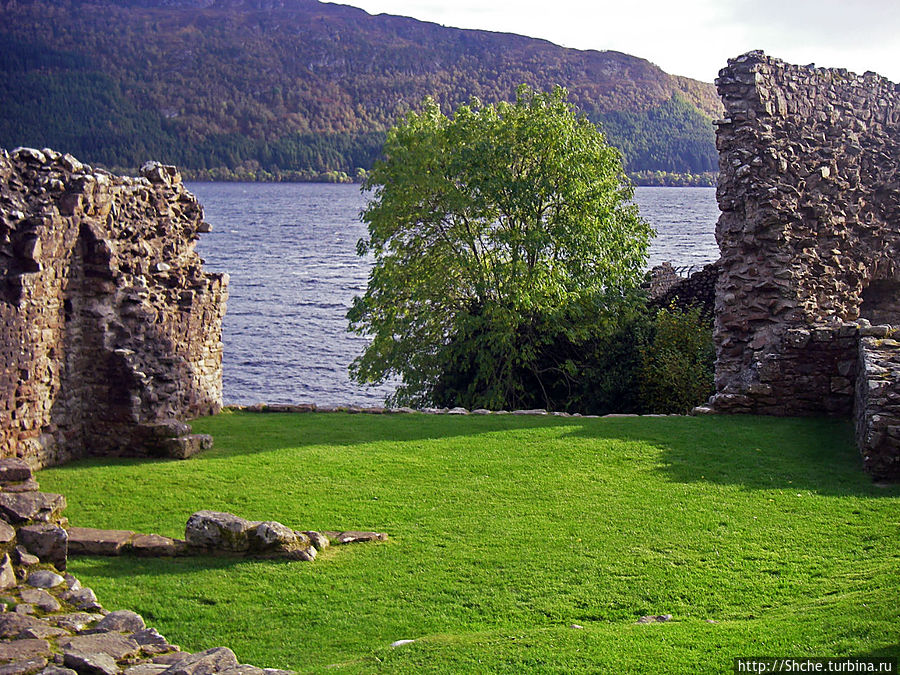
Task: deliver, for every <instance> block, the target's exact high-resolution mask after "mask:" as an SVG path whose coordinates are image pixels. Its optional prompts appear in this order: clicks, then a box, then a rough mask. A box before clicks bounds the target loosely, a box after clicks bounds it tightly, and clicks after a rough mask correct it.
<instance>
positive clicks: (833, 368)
mask: <svg viewBox="0 0 900 675" xmlns="http://www.w3.org/2000/svg"><path fill="white" fill-rule="evenodd" d="M717 86H718V89H719V93H720V95H721V96H722V100H723V102H724V104H725V110H726V113H725V114H726V118H725V119H724V120H723V121H721V122H719V124H718V133H717V144H718V148H719V153H720V157H719V169H720V177H719V187H718V192H717V197H718V202H719V207H720V209H721V212H722V213H721V216H720V218H719V221H718V224H717V227H716V238H717V240H718V243H719V248H720V250H721V254H722V255H721V258H720V260H719V265H720V273H719V278H718V282H717V288H716V324H715V342H716V390H717V393H716V396H715V397H714V398H713V400H712V401H711V406H712V407H713V409H715V410H717V411H720V412H751V413H759V414H769V415H821V414H827V415H838V416H848V417H849V416H850V415H852V414H855V415H856V419H857V420H858V425H857V428H858V436H857V438H858V441H859V445H860V450H861V452H862V454H863V458H864V462H865V464H866V467H867V468H868V469H869V470H870V471H872V473H873V475H875V476H876V477H878V478H895V479H896V478H900V460H898V458H900V448H898V444H897V441H896V434H894V433H893V431H892V430H894V431H896V430H898V429H900V406H898V405H897V400H898V399H900V381H898V379H897V376H896V375H897V373H896V369H890V368H888V369H887V370H888V371H890V372H891V373H892V374H891V375H889V376H886V377H885V378H882V379H880V380H879V381H878V383H877V386H874V388H873V389H871V390H870V389H867V387H869V386H870V385H871V384H872V383H873V380H872V379H871V377H870V376H869V375H867V374H866V372H867V370H866V369H868V366H867V365H865V363H864V362H865V361H866V358H868V357H866V356H865V355H866V354H870V355H871V354H873V352H872V350H871V349H870V348H869V347H868V346H867V344H868V342H867V341H866V339H867V338H870V337H876V336H877V335H881V336H882V337H887V336H888V335H889V334H890V333H891V332H892V330H893V329H892V328H891V326H900V226H898V224H900V88H898V86H897V85H895V84H893V83H892V82H889V81H888V80H886V79H885V78H883V77H880V76H878V75H876V74H875V73H871V72H869V73H865V74H864V75H856V74H853V73H850V72H848V71H846V70H839V69H838V70H829V69H823V68H814V67H811V66H795V65H790V64H786V63H784V62H782V61H779V60H778V59H774V58H771V57H769V56H766V55H765V54H763V53H761V52H751V53H749V54H745V55H743V56H740V57H738V58H736V59H732V60H730V61H729V62H728V66H727V67H726V68H724V69H723V70H722V71H721V72H720V74H719V78H718V80H717ZM871 324H878V325H879V326H880V327H873V326H872V325H871ZM873 329H874V330H873ZM861 338H862V345H861V343H860V339H861ZM861 350H862V352H861ZM861 353H862V355H863V357H862V358H861ZM872 358H874V357H872ZM869 360H870V361H871V359H869ZM857 381H859V385H857ZM876 389H877V390H878V392H882V393H883V395H882V394H881V393H880V394H878V395H873V394H872V392H873V391H875V390H876ZM888 390H889V391H890V394H888V393H887V392H888ZM876 401H877V403H876ZM872 405H877V408H878V410H877V412H875V411H873V410H872V409H870V407H871V406H872ZM873 425H875V426H874V427H873ZM875 427H878V429H880V431H876V430H875ZM891 439H893V440H891ZM873 444H874V445H873ZM875 446H878V447H877V448H876V447H875ZM879 448H880V449H879ZM873 453H874V455H877V456H878V459H877V460H876V459H872V457H871V456H874V455H873ZM891 454H892V455H893V459H891V460H888V459H887V458H886V457H887V455H891Z"/></svg>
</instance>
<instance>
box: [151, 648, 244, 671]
mask: <svg viewBox="0 0 900 675" xmlns="http://www.w3.org/2000/svg"><path fill="white" fill-rule="evenodd" d="M238 665H240V664H238V660H237V657H235V655H234V652H233V651H231V650H230V649H228V648H227V647H214V648H213V649H207V650H206V651H202V652H197V653H196V654H192V655H190V656H188V657H187V658H186V659H184V660H183V661H179V662H178V663H175V664H174V665H172V666H171V667H170V668H169V669H168V670H166V671H165V672H166V673H167V674H168V675H213V674H214V673H221V672H222V671H225V670H228V669H229V668H236V667H237V666H238Z"/></svg>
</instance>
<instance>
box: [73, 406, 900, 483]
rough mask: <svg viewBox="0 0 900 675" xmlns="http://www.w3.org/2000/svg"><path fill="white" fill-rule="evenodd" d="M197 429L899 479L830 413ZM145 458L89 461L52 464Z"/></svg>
mask: <svg viewBox="0 0 900 675" xmlns="http://www.w3.org/2000/svg"><path fill="white" fill-rule="evenodd" d="M194 427H195V431H197V432H201V433H210V434H212V435H213V436H214V437H215V447H214V448H213V450H211V451H208V452H206V453H204V454H203V455H202V456H201V460H202V461H217V460H223V459H227V458H229V457H233V456H241V455H249V454H255V453H265V452H270V451H275V450H280V449H284V448H301V447H308V446H314V445H322V446H350V445H357V444H365V443H378V442H389V443H390V442H409V441H423V440H435V439H455V441H456V442H463V443H466V444H468V445H473V446H474V445H477V443H478V440H477V439H478V436H480V435H483V434H490V433H494V432H506V431H512V430H515V431H520V430H527V429H546V428H555V427H563V428H565V431H564V433H565V434H566V435H568V436H571V437H572V438H579V439H587V440H600V441H603V440H608V441H616V442H623V441H624V442H629V441H631V442H641V443H645V444H650V445H652V446H655V447H656V448H659V451H660V455H659V464H658V466H657V467H656V470H657V471H659V472H660V473H662V474H663V475H664V476H666V477H667V478H668V480H670V481H672V482H676V483H695V482H701V481H702V482H707V483H714V484H722V485H740V486H743V487H745V488H747V489H804V490H810V491H814V492H816V493H819V494H825V495H835V496H843V495H857V496H862V497H896V496H900V485H894V486H889V487H886V488H885V487H878V486H875V485H873V483H872V480H871V478H870V477H869V476H868V475H867V474H866V473H865V472H864V471H863V469H862V463H861V461H860V457H859V452H858V451H857V449H856V447H855V442H854V439H853V430H852V427H851V425H850V423H849V422H848V421H846V420H835V419H829V418H805V419H801V418H773V417H758V416H750V415H733V416H704V417H620V418H615V417H614V418H602V419H583V418H562V417H544V416H514V415H502V416H501V415H490V416H487V415H486V416H465V417H463V416H459V417H456V416H446V415H440V416H436V415H367V414H356V415H351V414H346V413H328V414H285V413H263V414H260V413H233V414H225V415H219V416H216V417H211V418H204V419H201V420H197V421H195V422H194ZM146 461H148V460H135V459H92V460H86V461H84V462H76V463H72V464H70V465H68V466H65V467H59V468H57V469H55V470H57V471H66V470H67V469H68V470H73V471H74V470H77V469H78V467H79V466H82V467H83V466H86V465H95V466H100V465H106V464H139V463H141V462H146ZM155 461H166V462H170V461H173V460H155ZM174 461H176V462H177V461H180V460H174Z"/></svg>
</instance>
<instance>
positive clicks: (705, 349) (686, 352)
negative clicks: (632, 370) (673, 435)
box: [637, 307, 715, 413]
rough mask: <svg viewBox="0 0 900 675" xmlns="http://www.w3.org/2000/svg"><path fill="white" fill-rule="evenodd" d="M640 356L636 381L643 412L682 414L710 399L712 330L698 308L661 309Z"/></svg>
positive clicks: (711, 391) (713, 359) (711, 387)
mask: <svg viewBox="0 0 900 675" xmlns="http://www.w3.org/2000/svg"><path fill="white" fill-rule="evenodd" d="M640 353H641V355H640V364H641V365H640V369H639V371H638V372H637V381H638V388H639V391H640V400H641V407H642V409H643V410H644V412H652V413H685V412H688V411H690V410H691V408H693V407H695V406H697V405H700V404H702V403H704V402H705V401H706V400H707V399H708V398H709V397H710V396H711V395H712V393H713V390H714V364H715V354H714V350H713V342H712V326H711V325H710V322H709V321H708V320H705V319H704V318H703V317H702V315H701V312H700V309H699V308H696V307H695V308H692V309H689V310H679V309H677V308H675V307H671V308H669V309H660V310H659V311H658V312H657V313H656V316H655V317H654V318H653V330H652V335H651V336H650V338H649V339H647V340H645V341H644V342H643V344H641V347H640Z"/></svg>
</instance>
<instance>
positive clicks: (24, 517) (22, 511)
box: [0, 492, 66, 525]
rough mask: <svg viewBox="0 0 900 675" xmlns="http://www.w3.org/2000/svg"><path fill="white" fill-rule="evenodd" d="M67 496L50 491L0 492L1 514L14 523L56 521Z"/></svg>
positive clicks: (64, 506)
mask: <svg viewBox="0 0 900 675" xmlns="http://www.w3.org/2000/svg"><path fill="white" fill-rule="evenodd" d="M65 508H66V498H65V497H63V496H62V495H56V494H51V493H48V492H21V493H9V492H0V516H2V517H3V519H4V520H6V521H7V522H8V523H10V524H12V525H21V524H27V523H32V522H41V523H49V522H54V521H56V520H57V519H58V518H59V516H60V514H61V513H62V511H63V509H65Z"/></svg>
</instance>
